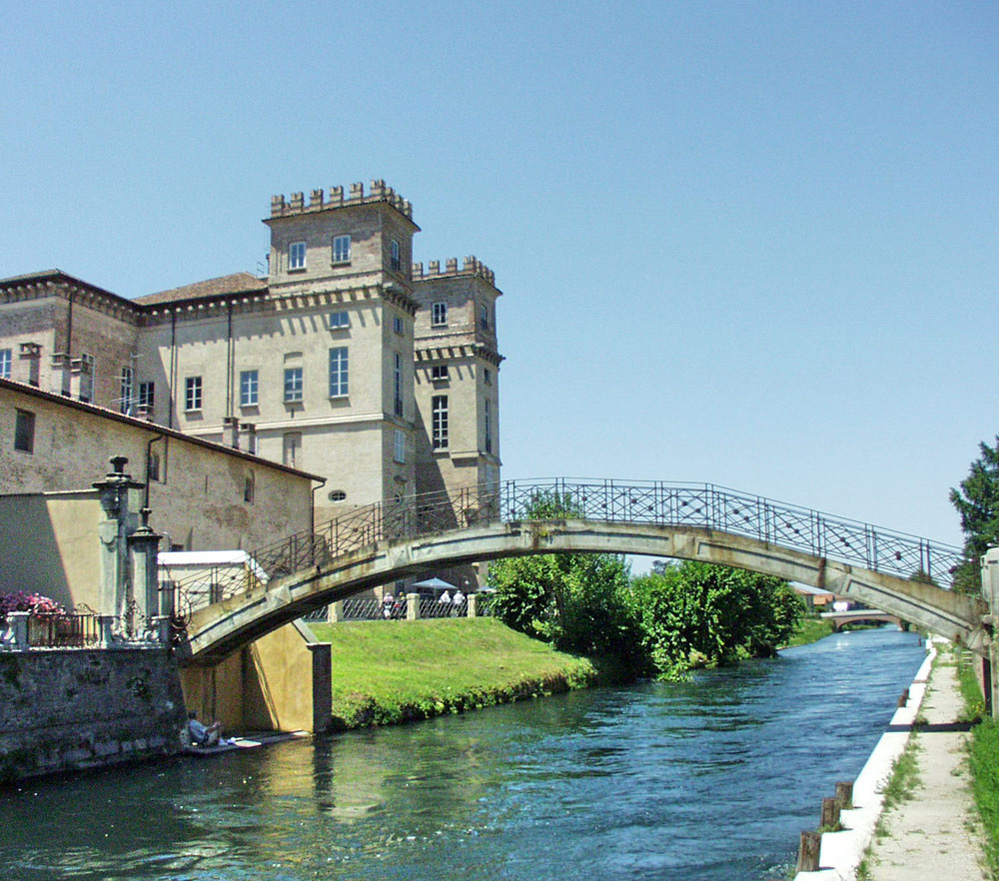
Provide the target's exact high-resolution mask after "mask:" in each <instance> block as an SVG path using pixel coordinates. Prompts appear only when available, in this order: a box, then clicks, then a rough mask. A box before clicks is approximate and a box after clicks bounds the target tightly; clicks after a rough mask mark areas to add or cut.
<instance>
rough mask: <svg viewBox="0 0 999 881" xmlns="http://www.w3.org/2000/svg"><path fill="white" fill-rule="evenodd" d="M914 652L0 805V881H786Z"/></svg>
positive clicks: (858, 642) (510, 713)
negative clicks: (804, 835) (779, 880)
mask: <svg viewBox="0 0 999 881" xmlns="http://www.w3.org/2000/svg"><path fill="white" fill-rule="evenodd" d="M923 656H924V654H923V649H922V647H921V645H920V642H919V638H918V637H917V636H916V635H915V634H909V633H899V632H894V631H889V630H878V631H861V632H855V633H849V634H843V635H838V636H831V637H828V638H826V639H824V640H822V641H820V642H818V643H816V644H814V645H811V646H807V647H803V648H799V649H792V650H789V651H786V652H783V653H782V656H781V657H780V658H778V659H776V660H773V661H762V662H753V663H747V664H743V665H741V666H740V667H738V668H735V669H731V670H721V671H708V672H704V673H700V674H698V675H696V676H695V677H694V678H693V679H692V680H691V681H690V682H686V683H680V684H662V683H643V684H639V685H636V686H633V687H628V688H620V689H594V690H590V691H585V692H576V693H573V694H569V695H566V696H563V697H555V698H550V699H546V700H538V701H533V702H530V703H523V704H515V705H511V706H505V707H497V708H493V709H489V710H483V711H480V712H476V713H469V714H467V715H464V716H452V717H449V718H444V719H438V720H433V721H429V722H422V723H418V724H413V725H407V726H402V727H397V728H389V729H384V730H372V731H363V732H354V733H350V734H347V735H342V736H338V737H330V738H322V739H319V738H317V739H315V740H311V739H306V740H300V741H292V742H287V743H283V744H278V745H274V746H271V747H267V748H262V749H256V750H241V751H238V752H234V753H228V754H226V755H223V756H220V757H218V758H216V759H211V760H208V759H197V758H178V759H173V760H169V761H165V762H162V763H159V764H146V765H142V766H136V767H130V768H124V769H115V770H111V771H106V772H101V773H91V774H85V775H77V776H72V777H63V778H59V779H48V780H39V781H33V782H31V783H30V784H28V785H25V786H22V787H21V788H20V789H16V790H8V791H6V792H3V793H2V794H0V867H2V869H0V877H2V878H3V879H5V881H21V879H31V881H41V879H46V881H47V879H56V878H75V879H156V881H167V879H171V881H180V879H191V881H195V879H196V881H209V879H210V881H237V879H240V881H241V879H276V881H304V879H323V878H336V879H341V878H342V879H356V881H375V879H378V881H384V879H407V881H431V879H432V881H458V879H460V881H491V879H495V881H546V879H560V881H561V879H564V878H567V877H583V878H586V879H592V881H619V879H620V881H625V879H627V881H637V879H676V881H680V879H684V881H687V879H689V881H712V879H718V881H721V879H724V881H732V879H735V881H755V879H760V881H762V879H766V878H770V877H775V876H777V875H780V874H782V873H786V871H787V869H788V867H789V865H790V864H791V863H792V862H793V859H794V856H795V848H796V847H797V840H798V832H799V831H800V830H802V829H814V828H815V827H816V826H817V825H818V814H819V806H820V801H821V798H822V796H825V795H832V793H833V789H834V785H835V783H836V781H837V780H850V779H853V778H854V777H855V776H856V775H857V773H858V772H859V771H860V768H861V767H862V765H863V763H864V761H865V760H866V758H867V756H868V754H869V753H870V751H871V749H872V748H873V747H874V744H875V743H876V742H877V739H878V737H879V736H880V735H881V733H882V731H883V730H884V728H885V726H886V725H887V723H888V721H889V720H890V718H891V715H892V712H893V710H894V706H895V703H896V700H897V698H898V695H899V694H900V693H901V691H902V689H903V688H905V687H906V686H907V685H908V684H909V682H910V681H911V679H912V677H913V675H914V674H915V672H916V670H917V669H918V667H919V664H920V662H921V661H922V658H923Z"/></svg>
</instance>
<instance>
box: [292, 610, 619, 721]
mask: <svg viewBox="0 0 999 881" xmlns="http://www.w3.org/2000/svg"><path fill="white" fill-rule="evenodd" d="M310 627H311V629H312V631H313V633H314V634H315V636H316V638H317V639H319V640H320V641H322V642H329V643H330V644H331V645H332V664H333V725H334V728H335V729H338V730H346V729H349V728H358V727H363V726H367V725H391V724H394V723H398V722H406V721H410V720H416V719H427V718H430V717H432V716H440V715H445V714H448V713H458V712H462V711H463V710H466V709H473V708H477V707H485V706H491V705H493V704H498V703H508V702H510V701H514V700H523V699H526V698H531V697H535V696H541V695H547V694H555V693H559V692H564V691H568V690H569V689H572V688H583V687H586V686H588V685H591V684H593V683H594V682H595V681H597V679H598V677H599V676H600V672H601V671H600V670H599V669H598V666H597V664H595V663H594V662H593V661H590V660H588V659H587V658H584V657H579V656H574V655H570V654H566V653H563V652H559V651H556V650H555V649H554V648H553V647H552V646H551V645H548V644H546V643H543V642H540V641H538V640H536V639H530V638H528V637H527V636H525V635H524V634H522V633H516V632H515V631H513V630H510V629H509V628H507V627H505V626H503V624H501V623H500V622H499V621H496V620H494V619H490V618H439V619H432V620H426V621H409V622H404V621H399V622H374V621H373V622H356V623H351V622H345V623H340V624H335V625H329V624H312V625H310Z"/></svg>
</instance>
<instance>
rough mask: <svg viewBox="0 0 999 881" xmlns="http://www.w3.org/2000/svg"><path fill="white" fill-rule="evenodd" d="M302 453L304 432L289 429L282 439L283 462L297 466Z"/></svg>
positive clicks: (292, 466)
mask: <svg viewBox="0 0 999 881" xmlns="http://www.w3.org/2000/svg"><path fill="white" fill-rule="evenodd" d="M301 454H302V433H301V432H300V431H289V432H288V433H287V434H286V435H284V437H283V438H282V439H281V462H282V463H283V464H284V465H288V466H290V467H291V468H294V467H296V465H297V464H298V460H299V459H300V458H301Z"/></svg>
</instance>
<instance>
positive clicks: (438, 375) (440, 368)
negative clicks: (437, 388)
mask: <svg viewBox="0 0 999 881" xmlns="http://www.w3.org/2000/svg"><path fill="white" fill-rule="evenodd" d="M447 377H448V369H447V364H433V365H432V366H431V367H430V378H431V379H432V380H434V381H435V382H436V381H437V380H439V379H447Z"/></svg>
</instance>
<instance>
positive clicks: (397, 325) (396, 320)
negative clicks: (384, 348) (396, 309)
mask: <svg viewBox="0 0 999 881" xmlns="http://www.w3.org/2000/svg"><path fill="white" fill-rule="evenodd" d="M392 329H393V330H394V331H395V332H396V333H402V319H401V318H400V317H399V316H398V315H394V316H393V317H392Z"/></svg>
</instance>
